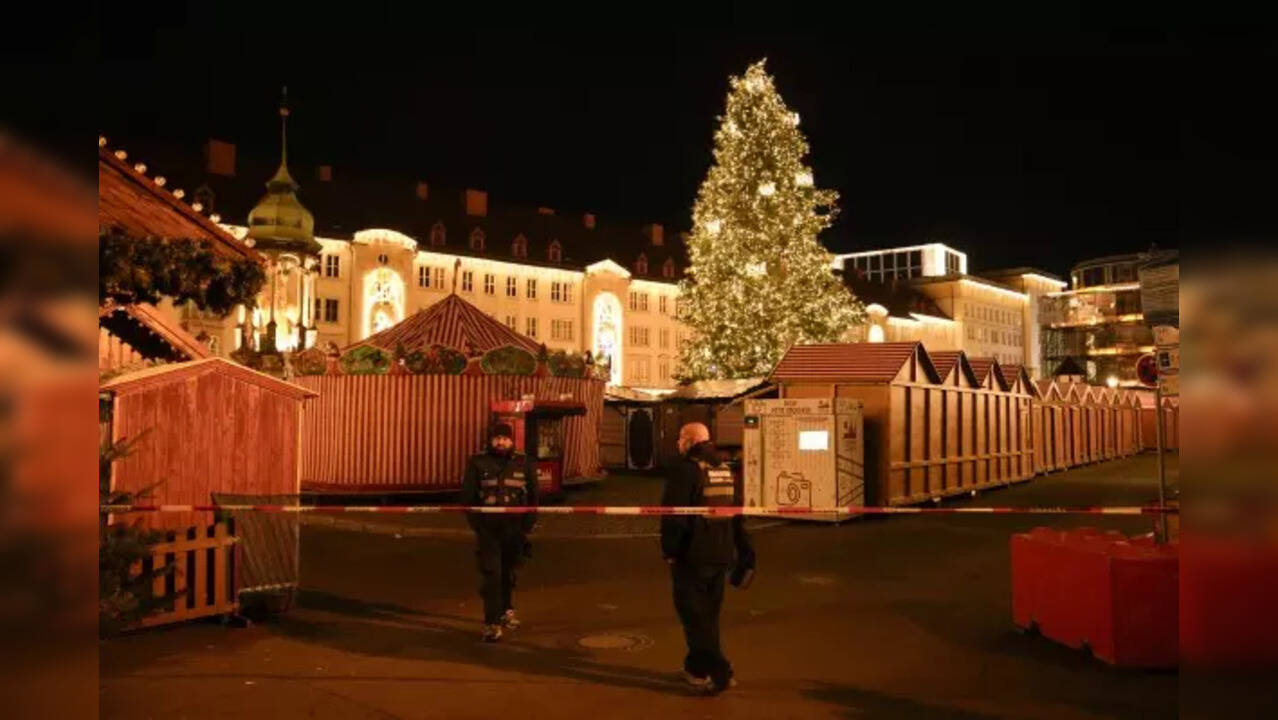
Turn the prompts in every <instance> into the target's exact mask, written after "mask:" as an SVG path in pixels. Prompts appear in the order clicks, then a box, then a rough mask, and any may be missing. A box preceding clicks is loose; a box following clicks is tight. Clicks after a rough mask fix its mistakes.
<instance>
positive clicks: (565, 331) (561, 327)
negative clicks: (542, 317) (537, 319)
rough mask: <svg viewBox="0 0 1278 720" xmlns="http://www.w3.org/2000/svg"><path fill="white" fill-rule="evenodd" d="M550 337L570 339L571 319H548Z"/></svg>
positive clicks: (553, 338)
mask: <svg viewBox="0 0 1278 720" xmlns="http://www.w3.org/2000/svg"><path fill="white" fill-rule="evenodd" d="M550 339H551V340H572V321H571V320H551V321H550Z"/></svg>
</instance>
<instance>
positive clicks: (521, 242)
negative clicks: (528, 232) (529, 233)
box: [510, 233, 528, 257]
mask: <svg viewBox="0 0 1278 720" xmlns="http://www.w3.org/2000/svg"><path fill="white" fill-rule="evenodd" d="M510 254H511V255H514V256H515V257H528V238H526V237H524V235H523V233H520V234H518V235H516V236H515V239H514V241H513V242H511V243H510Z"/></svg>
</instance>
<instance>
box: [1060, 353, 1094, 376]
mask: <svg viewBox="0 0 1278 720" xmlns="http://www.w3.org/2000/svg"><path fill="white" fill-rule="evenodd" d="M1086 374H1087V371H1086V370H1084V369H1083V366H1082V365H1079V364H1078V361H1077V360H1075V359H1074V358H1072V357H1067V358H1065V359H1064V360H1062V361H1061V363H1060V364H1059V365H1057V366H1056V369H1055V370H1053V371H1052V375H1053V376H1060V375H1086Z"/></svg>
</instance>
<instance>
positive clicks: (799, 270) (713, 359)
mask: <svg viewBox="0 0 1278 720" xmlns="http://www.w3.org/2000/svg"><path fill="white" fill-rule="evenodd" d="M730 85H731V89H730V90H729V92H728V99H727V110H726V112H725V114H724V116H723V118H722V120H721V124H720V127H719V130H718V131H717V132H716V133H715V135H714V164H713V165H712V166H711V168H710V171H709V173H708V174H707V175H706V179H705V181H704V182H703V183H702V185H701V189H700V190H699V191H698V193H697V200H696V204H695V205H694V207H693V212H692V220H693V227H692V232H691V234H690V237H689V240H688V253H689V259H690V261H691V263H690V265H689V268H688V273H687V277H686V279H685V280H684V281H683V283H682V284H681V287H680V291H681V293H682V297H683V299H684V302H683V303H682V306H683V312H682V313H681V315H680V319H681V320H682V321H683V322H684V323H686V324H687V325H688V326H689V327H691V328H692V331H693V335H692V337H691V338H690V340H689V342H688V343H687V344H686V345H685V346H684V350H683V352H682V353H681V356H680V372H679V374H680V377H681V378H682V379H687V380H701V379H722V378H744V377H757V376H761V375H766V374H768V373H769V372H771V370H772V368H773V366H774V365H776V363H777V361H778V360H779V359H780V358H781V355H782V354H784V353H785V351H786V349H787V348H789V347H790V346H791V345H794V344H800V343H814V342H834V341H837V340H839V339H840V338H841V337H842V336H843V334H844V332H845V331H846V330H847V329H848V328H849V327H852V326H853V325H856V324H859V323H861V322H864V318H865V311H864V308H863V307H862V306H861V303H860V302H858V301H857V300H856V299H855V298H854V297H853V296H852V295H851V293H849V292H848V291H847V289H846V288H845V287H844V286H843V284H842V283H841V282H840V281H839V279H838V278H837V277H835V275H834V273H833V272H832V270H831V263H830V260H831V259H830V255H829V253H827V252H826V250H825V248H823V247H822V246H821V244H820V242H818V240H817V234H818V233H820V232H821V231H822V230H824V229H826V228H828V227H829V226H830V223H831V222H832V221H833V219H834V216H835V213H836V211H837V209H836V207H835V202H836V200H837V199H838V194H837V193H835V192H834V191H832V190H821V189H818V188H817V187H816V185H815V183H814V181H813V176H812V169H811V168H809V167H807V166H806V165H804V162H803V159H804V157H805V156H806V155H807V153H808V144H807V141H806V140H805V139H804V137H803V133H802V132H801V131H800V130H799V127H798V125H799V115H798V113H795V112H792V111H791V110H790V109H789V108H787V107H786V105H785V102H784V101H783V100H782V99H781V96H780V95H779V94H778V93H777V90H776V86H775V83H774V81H773V78H772V77H771V76H770V75H769V74H768V73H767V71H766V70H765V69H764V61H759V62H757V63H755V64H754V65H751V66H750V67H749V68H748V69H747V70H746V72H745V75H744V76H742V77H734V78H731V80H730Z"/></svg>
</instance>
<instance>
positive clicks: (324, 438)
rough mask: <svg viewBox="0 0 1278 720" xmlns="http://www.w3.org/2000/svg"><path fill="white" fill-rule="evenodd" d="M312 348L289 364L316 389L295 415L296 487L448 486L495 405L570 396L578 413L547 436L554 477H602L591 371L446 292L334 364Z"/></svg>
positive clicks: (597, 399) (480, 438) (597, 397)
mask: <svg viewBox="0 0 1278 720" xmlns="http://www.w3.org/2000/svg"><path fill="white" fill-rule="evenodd" d="M315 352H316V353H317V355H315V356H312V357H311V358H303V361H302V362H300V363H299V366H301V367H302V368H304V371H307V370H306V369H309V371H312V372H315V373H317V374H315V375H308V376H303V377H300V378H298V379H297V383H298V384H299V385H301V386H303V387H306V388H308V389H311V390H314V391H316V392H318V393H319V394H320V397H319V399H318V400H317V401H316V402H314V403H311V404H310V405H309V406H308V407H307V409H306V412H305V413H304V414H303V418H302V422H303V430H304V437H305V441H304V442H303V447H302V488H303V490H306V491H314V492H337V493H363V492H376V493H395V492H422V491H453V490H457V489H458V488H460V487H461V479H462V471H463V469H464V467H465V463H466V459H467V458H468V457H469V456H470V455H472V454H474V453H476V452H479V451H480V450H481V449H482V448H483V447H484V443H485V437H486V433H487V430H488V428H489V426H490V424H491V423H492V416H491V414H490V407H491V404H492V403H493V401H497V400H534V401H555V402H565V401H571V402H573V403H579V404H580V405H581V406H582V407H583V408H584V412H583V413H582V414H580V415H574V416H571V417H565V418H564V419H563V423H562V433H563V437H562V438H559V439H557V440H556V443H557V445H558V447H559V449H560V451H561V452H562V456H561V463H562V465H561V466H562V472H563V478H564V480H565V481H566V482H569V483H571V482H573V481H577V480H580V479H582V478H589V477H598V476H599V475H600V474H601V473H602V465H601V462H600V452H599V450H600V442H599V441H600V418H601V416H602V414H603V394H604V382H603V380H602V379H601V378H600V377H599V375H598V374H597V373H596V369H595V367H594V366H593V365H592V364H590V363H589V362H588V359H587V358H583V357H581V356H577V355H567V354H563V353H554V354H552V353H546V352H545V350H544V348H542V347H541V346H539V345H538V344H537V343H536V341H534V340H532V339H531V338H528V337H525V336H523V335H520V334H519V333H516V332H515V331H513V330H511V329H509V328H507V327H506V326H505V325H502V324H501V323H499V322H497V321H496V320H494V319H492V318H490V317H489V316H488V315H486V314H485V313H484V312H483V311H481V310H479V309H478V308H476V307H475V306H474V305H471V304H470V303H468V302H466V301H465V300H463V299H462V298H460V297H459V296H457V295H456V294H453V295H449V296H447V297H446V298H444V299H443V300H440V301H439V302H438V303H435V304H434V305H432V306H430V307H429V308H426V309H424V310H421V311H419V312H418V313H416V314H414V315H412V316H410V317H408V318H406V319H405V320H404V321H402V322H401V323H399V324H397V325H395V326H393V327H391V328H388V329H386V330H383V331H382V332H380V333H377V334H375V335H372V336H370V337H369V338H367V339H365V340H363V341H361V342H359V343H356V344H354V345H352V346H350V347H349V348H347V349H346V350H345V351H344V352H343V354H342V356H341V361H340V362H339V363H326V362H324V358H323V357H322V353H318V351H315ZM334 366H336V367H334ZM334 369H336V370H337V373H336V374H334V373H333V370H334Z"/></svg>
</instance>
